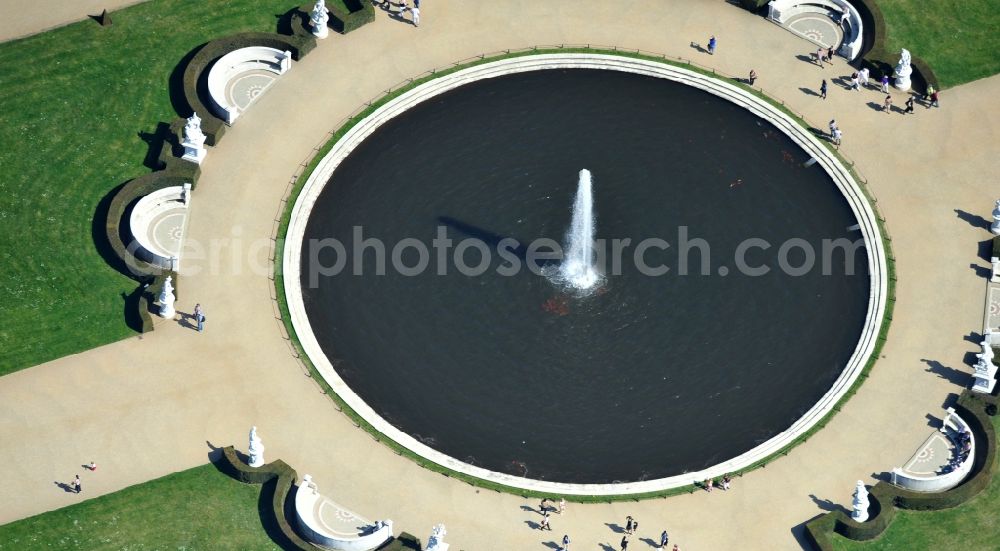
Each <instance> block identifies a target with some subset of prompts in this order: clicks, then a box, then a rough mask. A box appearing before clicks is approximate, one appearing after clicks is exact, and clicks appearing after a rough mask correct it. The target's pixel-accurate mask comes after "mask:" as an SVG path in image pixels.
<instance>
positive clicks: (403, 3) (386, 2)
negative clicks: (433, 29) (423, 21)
mask: <svg viewBox="0 0 1000 551" xmlns="http://www.w3.org/2000/svg"><path fill="white" fill-rule="evenodd" d="M393 5H395V6H396V7H397V8H399V11H398V12H396V14H397V15H398V16H399V18H400V19H402V18H403V14H404V13H406V12H410V21H411V22H412V23H413V26H414V27H419V26H420V0H413V7H410V5H409V0H399V2H398V3H396V4H393V1H392V0H382V8H383V9H385V10H387V11H392V7H393Z"/></svg>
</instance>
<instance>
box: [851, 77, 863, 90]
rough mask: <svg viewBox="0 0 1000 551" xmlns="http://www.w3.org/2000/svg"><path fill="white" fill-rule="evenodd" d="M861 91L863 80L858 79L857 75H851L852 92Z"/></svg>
mask: <svg viewBox="0 0 1000 551" xmlns="http://www.w3.org/2000/svg"><path fill="white" fill-rule="evenodd" d="M860 89H861V78H860V77H858V74H857V73H851V90H860Z"/></svg>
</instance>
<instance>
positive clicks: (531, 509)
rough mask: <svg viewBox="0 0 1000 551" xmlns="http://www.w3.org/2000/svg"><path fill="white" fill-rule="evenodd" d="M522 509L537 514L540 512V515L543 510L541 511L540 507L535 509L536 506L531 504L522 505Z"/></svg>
mask: <svg viewBox="0 0 1000 551" xmlns="http://www.w3.org/2000/svg"><path fill="white" fill-rule="evenodd" d="M521 510H522V511H530V512H532V513H537V514H539V515H540V514H542V512H541V511H539V510H538V509H535V508H534V507H532V506H531V505H522V506H521Z"/></svg>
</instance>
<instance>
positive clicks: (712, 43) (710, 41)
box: [708, 34, 719, 55]
mask: <svg viewBox="0 0 1000 551" xmlns="http://www.w3.org/2000/svg"><path fill="white" fill-rule="evenodd" d="M718 45H719V43H718V42H717V41H716V40H715V35H714V34H713V35H712V38H709V39H708V53H709V55H715V47H716V46H718Z"/></svg>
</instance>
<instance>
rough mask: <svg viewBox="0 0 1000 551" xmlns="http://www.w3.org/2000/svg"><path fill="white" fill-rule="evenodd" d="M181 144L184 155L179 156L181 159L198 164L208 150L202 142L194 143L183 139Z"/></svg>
mask: <svg viewBox="0 0 1000 551" xmlns="http://www.w3.org/2000/svg"><path fill="white" fill-rule="evenodd" d="M181 145H183V146H184V155H183V156H182V157H181V159H184V160H185V161H191V162H192V163H198V164H201V162H202V161H204V160H205V155H206V154H207V153H208V151H206V150H205V144H204V143H196V142H190V141H188V140H184V141H183V142H181Z"/></svg>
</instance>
